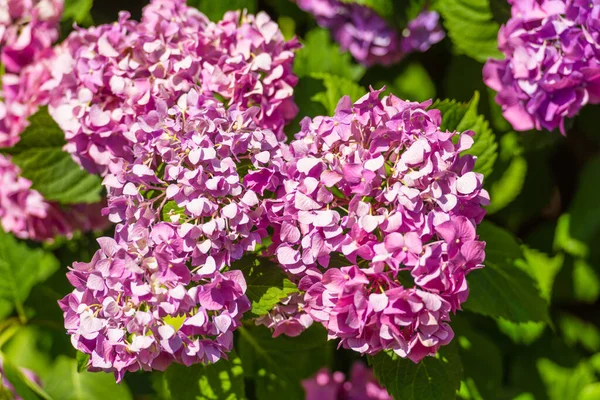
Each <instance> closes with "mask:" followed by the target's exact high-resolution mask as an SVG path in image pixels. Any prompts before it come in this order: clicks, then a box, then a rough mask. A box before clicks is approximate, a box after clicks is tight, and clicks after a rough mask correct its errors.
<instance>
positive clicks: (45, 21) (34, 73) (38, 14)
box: [0, 0, 63, 147]
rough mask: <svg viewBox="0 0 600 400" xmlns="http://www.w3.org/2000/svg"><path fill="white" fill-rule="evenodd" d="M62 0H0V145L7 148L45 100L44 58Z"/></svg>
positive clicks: (54, 35) (53, 37)
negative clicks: (1, 68) (1, 70)
mask: <svg viewBox="0 0 600 400" xmlns="http://www.w3.org/2000/svg"><path fill="white" fill-rule="evenodd" d="M62 7H63V2H62V0H0V59H1V60H0V61H1V62H2V64H3V66H4V68H5V70H6V73H5V74H4V76H2V92H1V93H0V97H1V98H2V101H0V147H10V146H12V145H14V144H15V143H16V142H18V140H19V135H20V134H21V132H22V131H23V130H24V129H25V128H26V127H27V125H28V122H27V118H29V117H30V116H31V115H33V114H34V113H35V112H36V111H37V109H38V107H39V106H40V105H44V104H46V103H47V101H48V92H47V91H46V89H45V88H44V84H45V82H46V81H47V80H48V79H49V78H50V72H49V69H48V68H47V67H48V64H47V62H48V60H49V59H50V58H51V56H52V50H51V48H50V47H51V46H52V43H54V41H56V40H57V39H58V28H59V21H60V16H61V14H62Z"/></svg>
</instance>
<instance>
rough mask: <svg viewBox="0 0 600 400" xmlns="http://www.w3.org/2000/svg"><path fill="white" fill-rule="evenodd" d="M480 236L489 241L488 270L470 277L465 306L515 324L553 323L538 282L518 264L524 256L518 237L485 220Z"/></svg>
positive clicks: (468, 278) (485, 262)
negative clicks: (532, 322)
mask: <svg viewBox="0 0 600 400" xmlns="http://www.w3.org/2000/svg"><path fill="white" fill-rule="evenodd" d="M478 233H479V236H480V239H481V240H483V241H485V242H486V258H485V261H484V264H485V268H483V269H480V270H476V271H473V272H472V273H470V274H469V275H468V277H467V281H468V282H469V292H470V294H469V299H468V300H467V302H466V303H465V304H464V305H463V307H464V308H465V309H467V310H470V311H473V312H476V313H479V314H483V315H487V316H490V317H503V318H505V319H507V320H509V321H512V322H525V321H542V322H549V316H548V303H547V302H546V301H545V300H544V299H543V298H542V297H541V295H540V293H539V291H538V288H537V287H536V284H535V282H534V280H533V279H532V278H531V277H530V276H529V275H528V274H526V273H525V272H523V271H522V270H521V269H519V268H518V267H517V266H516V265H515V264H516V262H517V260H518V259H520V258H522V257H523V255H522V252H521V248H520V247H519V244H518V243H517V241H516V240H515V238H514V237H513V236H512V235H511V234H510V233H509V232H507V231H505V230H504V229H502V228H500V227H498V226H495V225H493V224H492V223H490V222H485V221H484V222H483V223H482V224H481V225H480V226H479V229H478Z"/></svg>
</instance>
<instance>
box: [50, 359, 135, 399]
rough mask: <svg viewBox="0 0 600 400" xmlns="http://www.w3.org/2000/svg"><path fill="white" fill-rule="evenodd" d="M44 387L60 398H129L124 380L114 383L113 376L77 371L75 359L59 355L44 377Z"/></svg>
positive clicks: (54, 396)
mask: <svg viewBox="0 0 600 400" xmlns="http://www.w3.org/2000/svg"><path fill="white" fill-rule="evenodd" d="M45 382H46V384H45V389H46V391H47V392H48V394H50V396H52V397H53V398H54V399H60V400H106V399H115V400H116V399H119V400H131V399H132V396H131V393H130V392H129V388H127V385H126V384H125V382H121V383H119V384H117V383H115V378H114V376H112V375H110V374H106V373H102V372H100V373H97V372H87V371H84V372H77V361H75V359H73V358H69V357H65V356H59V357H58V358H57V359H56V361H55V363H54V368H52V371H51V372H50V373H49V374H48V376H47V377H46V379H45Z"/></svg>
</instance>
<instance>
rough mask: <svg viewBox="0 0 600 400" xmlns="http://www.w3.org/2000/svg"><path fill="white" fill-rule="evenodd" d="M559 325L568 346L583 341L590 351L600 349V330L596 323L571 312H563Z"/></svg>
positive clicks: (583, 344)
mask: <svg viewBox="0 0 600 400" xmlns="http://www.w3.org/2000/svg"><path fill="white" fill-rule="evenodd" d="M558 326H559V327H560V330H561V332H562V335H563V338H564V340H565V343H566V344H567V345H568V346H573V345H576V344H578V343H581V345H582V346H583V347H584V348H585V349H586V350H588V351H590V352H594V353H595V352H598V351H600V330H598V328H597V327H596V326H595V325H594V324H592V323H589V322H586V321H584V320H582V319H579V318H577V317H576V316H574V315H571V314H562V315H561V316H560V317H559V320H558Z"/></svg>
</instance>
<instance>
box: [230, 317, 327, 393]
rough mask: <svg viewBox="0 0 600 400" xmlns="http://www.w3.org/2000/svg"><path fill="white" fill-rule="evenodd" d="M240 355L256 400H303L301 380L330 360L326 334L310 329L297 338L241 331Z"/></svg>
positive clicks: (263, 331)
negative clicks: (252, 382) (251, 381)
mask: <svg viewBox="0 0 600 400" xmlns="http://www.w3.org/2000/svg"><path fill="white" fill-rule="evenodd" d="M239 333H240V340H239V355H240V357H241V359H242V364H243V366H244V373H245V376H246V377H248V378H252V379H253V380H254V387H255V390H256V393H255V394H256V396H255V397H256V398H257V399H258V400H279V399H282V400H296V399H297V400H303V399H304V390H303V389H302V386H301V381H302V379H306V378H309V377H311V376H312V375H313V374H314V373H315V372H317V371H318V370H319V369H320V368H322V367H324V366H328V365H329V363H330V359H331V347H330V346H329V344H328V343H327V342H326V340H327V334H326V333H325V331H324V330H323V328H321V327H320V326H316V324H315V325H313V326H312V327H311V328H309V329H308V330H306V331H305V332H303V333H302V334H301V335H300V336H298V337H288V336H283V335H282V336H279V337H277V338H272V337H271V332H270V331H269V330H268V329H266V328H265V327H254V328H240V330H239Z"/></svg>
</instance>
